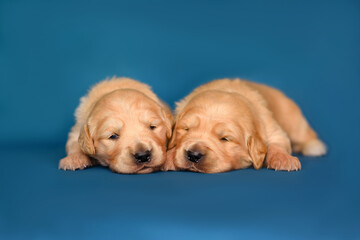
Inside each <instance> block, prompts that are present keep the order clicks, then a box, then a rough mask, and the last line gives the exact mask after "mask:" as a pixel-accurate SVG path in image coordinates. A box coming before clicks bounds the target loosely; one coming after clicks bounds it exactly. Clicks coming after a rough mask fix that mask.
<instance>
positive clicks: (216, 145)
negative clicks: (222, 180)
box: [164, 79, 326, 173]
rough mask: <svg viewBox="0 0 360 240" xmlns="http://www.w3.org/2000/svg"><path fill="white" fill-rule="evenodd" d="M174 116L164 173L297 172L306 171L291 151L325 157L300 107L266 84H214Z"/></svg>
mask: <svg viewBox="0 0 360 240" xmlns="http://www.w3.org/2000/svg"><path fill="white" fill-rule="evenodd" d="M175 112H176V120H175V121H176V123H175V126H174V130H173V136H172V139H171V140H170V143H169V151H168V157H167V162H166V164H165V165H164V170H190V171H195V172H203V173H217V172H224V171H229V170H233V169H241V168H247V167H250V166H253V167H254V168H255V169H260V168H262V167H263V166H264V165H265V166H266V167H267V168H271V169H275V170H287V171H292V170H299V169H301V164H300V161H299V160H298V158H296V157H293V156H291V151H292V149H293V150H294V151H295V152H300V153H302V154H304V155H307V156H319V155H323V154H325V152H326V147H325V145H324V144H323V142H322V141H321V140H319V139H318V137H317V135H316V133H315V132H314V130H313V129H312V128H311V127H310V126H309V124H308V122H307V121H306V119H305V118H304V116H303V115H302V113H301V110H300V109H299V107H298V106H297V105H296V104H295V103H294V102H293V101H292V100H290V99H289V98H288V97H286V96H285V95H284V94H283V93H282V92H280V91H279V90H277V89H274V88H271V87H268V86H266V85H262V84H257V83H253V82H249V81H244V80H240V79H235V80H230V79H221V80H215V81H213V82H210V83H207V84H205V85H202V86H200V87H198V88H196V89H195V90H194V91H193V92H192V93H191V94H189V95H188V96H187V97H185V98H184V99H183V100H181V101H180V102H178V103H177V108H176V111H175ZM291 145H292V146H291Z"/></svg>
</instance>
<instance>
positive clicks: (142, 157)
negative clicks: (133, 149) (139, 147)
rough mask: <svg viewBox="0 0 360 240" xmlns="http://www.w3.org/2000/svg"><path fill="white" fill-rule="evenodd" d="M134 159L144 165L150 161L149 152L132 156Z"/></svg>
mask: <svg viewBox="0 0 360 240" xmlns="http://www.w3.org/2000/svg"><path fill="white" fill-rule="evenodd" d="M134 158H135V160H136V162H138V163H146V162H150V160H151V151H143V152H137V153H135V154H134Z"/></svg>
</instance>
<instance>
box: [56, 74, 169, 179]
mask: <svg viewBox="0 0 360 240" xmlns="http://www.w3.org/2000/svg"><path fill="white" fill-rule="evenodd" d="M75 117H76V124H75V126H74V127H73V128H72V129H71V132H70V133H69V137H68V141H67V143H66V152H67V154H68V155H67V157H65V158H63V159H61V160H60V163H59V168H60V169H64V170H76V169H83V168H86V167H90V166H93V165H95V164H101V165H103V166H108V167H109V168H110V169H111V170H112V171H114V172H118V173H149V172H152V171H156V170H159V169H160V166H161V165H162V164H163V163H164V162H165V159H166V144H167V140H168V139H169V138H170V137H171V128H172V115H171V111H170V109H169V108H168V107H167V106H166V105H165V104H164V103H163V102H161V101H160V100H159V99H158V98H157V96H156V95H155V94H154V93H153V92H152V91H151V89H150V87H149V86H147V85H146V84H143V83H140V82H137V81H135V80H132V79H129V78H113V79H111V80H105V81H102V82H100V83H98V84H97V85H95V86H94V87H93V88H92V89H91V90H90V91H89V93H88V94H87V96H85V97H83V98H81V103H80V105H79V107H78V108H77V109H76V111H75Z"/></svg>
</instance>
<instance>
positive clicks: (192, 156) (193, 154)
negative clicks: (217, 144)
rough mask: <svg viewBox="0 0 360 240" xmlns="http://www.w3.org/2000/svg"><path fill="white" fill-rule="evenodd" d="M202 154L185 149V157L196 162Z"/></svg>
mask: <svg viewBox="0 0 360 240" xmlns="http://www.w3.org/2000/svg"><path fill="white" fill-rule="evenodd" d="M203 156H204V154H202V153H200V152H196V151H190V150H188V151H186V158H187V159H188V160H189V161H191V162H194V163H198V162H199V161H200V160H201V159H202V158H203Z"/></svg>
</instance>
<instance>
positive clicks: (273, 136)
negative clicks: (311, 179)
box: [265, 114, 301, 171]
mask: <svg viewBox="0 0 360 240" xmlns="http://www.w3.org/2000/svg"><path fill="white" fill-rule="evenodd" d="M265 120H266V121H265V129H266V135H267V153H266V158H265V166H266V167H267V168H271V169H275V170H285V171H297V170H300V169H301V164H300V161H299V159H298V158H297V157H294V156H291V145H290V139H289V138H288V137H287V136H286V134H285V132H284V131H283V130H282V129H281V127H280V126H279V125H278V123H277V122H276V121H275V120H274V119H273V118H272V116H271V115H270V114H267V116H266V119H265Z"/></svg>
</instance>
